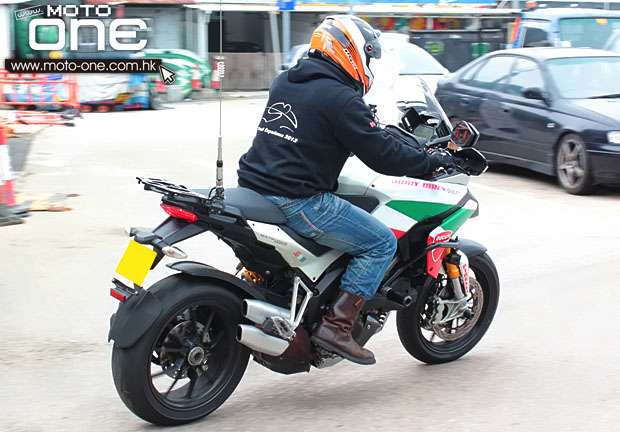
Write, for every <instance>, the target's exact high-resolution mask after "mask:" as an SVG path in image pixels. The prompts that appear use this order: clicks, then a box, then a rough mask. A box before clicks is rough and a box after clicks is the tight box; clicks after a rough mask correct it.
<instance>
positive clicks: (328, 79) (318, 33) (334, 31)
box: [238, 15, 456, 364]
mask: <svg viewBox="0 0 620 432" xmlns="http://www.w3.org/2000/svg"><path fill="white" fill-rule="evenodd" d="M379 37H380V34H379V32H377V31H375V30H374V29H373V28H372V27H371V26H370V25H369V24H368V23H366V22H365V21H364V20H362V19H360V18H358V17H355V16H352V15H336V16H330V17H327V18H326V19H325V20H324V21H323V22H322V23H321V24H320V25H319V26H318V27H317V28H316V29H315V31H314V32H313V34H312V38H311V42H310V50H309V52H308V56H309V58H306V59H302V60H300V61H299V62H298V64H297V65H296V66H294V67H293V68H291V69H290V70H289V71H288V72H285V73H282V74H280V75H279V76H278V77H277V78H276V79H275V81H274V82H273V85H272V87H271V89H270V91H269V100H268V102H267V107H266V108H265V111H264V113H263V117H262V120H261V122H260V124H259V126H258V130H257V134H256V137H255V138H254V141H253V144H252V147H251V148H250V149H249V150H248V152H247V153H245V154H244V155H243V156H242V157H241V159H240V160H239V170H238V176H239V185H240V186H241V187H245V188H249V189H253V190H255V191H257V192H259V193H261V194H262V195H264V196H265V197H266V198H267V199H269V200H270V201H272V202H273V203H275V204H276V205H278V207H279V208H280V209H281V210H282V212H283V213H284V214H285V216H286V218H287V224H288V225H289V226H290V227H291V228H292V229H293V230H295V231H296V232H298V233H299V234H300V235H302V236H305V237H309V238H312V239H313V240H314V241H316V242H317V243H319V244H321V245H324V246H327V247H330V248H332V249H336V250H340V251H344V252H346V253H348V254H349V255H351V256H352V258H351V260H350V262H349V264H348V267H347V269H346V271H345V273H344V275H343V276H342V279H341V282H340V290H339V292H338V293H337V294H336V296H335V298H334V299H333V301H332V304H331V306H330V307H329V308H328V310H327V312H326V313H325V315H324V316H323V318H322V321H321V323H320V324H319V325H318V326H317V327H316V328H315V329H314V330H313V333H312V338H311V340H312V342H314V343H315V344H317V345H319V346H321V347H322V348H324V349H326V350H328V351H331V352H334V353H336V354H338V355H340V356H341V357H343V358H346V359H348V360H350V361H353V362H355V363H359V364H374V363H375V357H374V354H373V353H372V352H371V351H370V350H368V349H365V348H363V347H361V346H359V345H358V344H357V343H356V342H355V340H354V339H353V338H352V336H351V329H352V327H353V324H354V323H355V321H356V320H357V318H358V316H359V314H360V311H361V309H362V307H363V305H364V303H365V301H367V300H369V299H371V298H372V297H373V296H374V295H375V292H376V291H377V289H378V287H379V284H380V283H381V280H382V278H383V276H384V275H385V273H386V271H387V269H388V266H389V265H390V262H391V261H392V258H393V257H394V253H395V252H396V238H395V236H394V234H393V233H392V231H390V229H389V228H388V227H387V226H385V225H384V224H383V223H382V222H380V221H379V220H378V219H376V218H375V217H374V216H372V215H370V214H369V213H367V212H365V211H363V210H361V209H360V208H358V207H355V206H353V205H351V204H350V203H349V202H347V201H345V200H343V199H340V198H338V197H337V196H335V195H334V194H333V191H334V190H335V189H336V187H337V179H338V176H339V175H340V172H341V170H342V168H343V166H344V164H345V162H346V160H347V158H348V157H349V155H350V154H351V153H353V154H355V155H356V156H357V157H358V158H359V159H360V160H362V161H363V162H364V163H365V164H366V165H368V166H369V167H370V168H372V169H373V170H374V171H377V172H379V173H381V174H385V175H391V176H412V177H418V178H419V177H423V176H427V175H430V174H431V173H433V172H435V171H436V170H438V169H439V168H440V167H444V168H446V167H450V166H454V164H455V162H456V160H455V158H454V157H453V156H451V155H449V154H448V153H442V152H436V153H434V154H429V153H428V152H426V151H425V150H424V149H420V148H416V147H413V146H408V145H405V144H403V143H402V142H400V141H399V140H397V139H395V138H394V137H393V136H392V135H390V134H388V133H387V132H386V131H384V130H383V129H382V128H381V127H379V126H378V125H377V124H376V123H375V120H374V117H373V114H372V113H371V111H370V109H369V107H368V106H367V105H366V104H365V103H364V100H363V98H362V97H363V96H364V95H365V94H366V93H367V92H368V90H369V89H370V87H371V85H372V82H373V74H372V71H371V69H370V65H371V63H370V62H371V59H379V58H380V57H381V43H380V39H379Z"/></svg>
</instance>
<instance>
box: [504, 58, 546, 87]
mask: <svg viewBox="0 0 620 432" xmlns="http://www.w3.org/2000/svg"><path fill="white" fill-rule="evenodd" d="M526 88H539V89H541V90H544V89H545V81H544V79H543V76H542V73H541V72H540V68H539V67H538V64H536V62H534V61H532V60H527V59H524V58H517V60H516V63H515V66H514V68H513V69H512V73H511V74H510V82H509V83H508V90H507V91H508V93H510V94H513V95H518V96H523V90H525V89H526Z"/></svg>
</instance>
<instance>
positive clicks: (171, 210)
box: [161, 204, 198, 222]
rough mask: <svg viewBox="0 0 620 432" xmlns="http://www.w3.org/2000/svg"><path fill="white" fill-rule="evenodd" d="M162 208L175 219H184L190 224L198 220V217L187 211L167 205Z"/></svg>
mask: <svg viewBox="0 0 620 432" xmlns="http://www.w3.org/2000/svg"><path fill="white" fill-rule="evenodd" d="M161 208H163V209H164V211H165V212H166V213H168V214H169V215H170V216H172V217H175V218H179V219H183V220H186V221H188V222H196V221H197V220H198V216H196V215H195V214H194V213H192V212H190V211H187V210H183V209H182V208H179V207H173V206H169V205H166V204H162V205H161Z"/></svg>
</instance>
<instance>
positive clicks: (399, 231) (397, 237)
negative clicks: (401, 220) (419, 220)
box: [390, 228, 405, 240]
mask: <svg viewBox="0 0 620 432" xmlns="http://www.w3.org/2000/svg"><path fill="white" fill-rule="evenodd" d="M390 229H391V230H392V232H393V233H394V235H395V236H396V240H398V239H399V238H401V237H402V236H403V235H405V231H401V230H397V229H394V228H390Z"/></svg>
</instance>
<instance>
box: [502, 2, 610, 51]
mask: <svg viewBox="0 0 620 432" xmlns="http://www.w3.org/2000/svg"><path fill="white" fill-rule="evenodd" d="M617 29H620V11H614V10H602V9H580V8H548V9H547V8H540V9H537V8H534V9H529V10H525V11H523V12H522V13H521V14H520V16H519V17H518V18H517V19H516V21H515V26H514V28H513V33H512V34H513V39H512V45H511V48H528V47H542V46H554V47H564V48H598V49H601V48H603V46H604V45H605V42H606V41H607V40H608V38H609V36H610V35H611V33H612V32H613V31H614V30H617Z"/></svg>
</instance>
